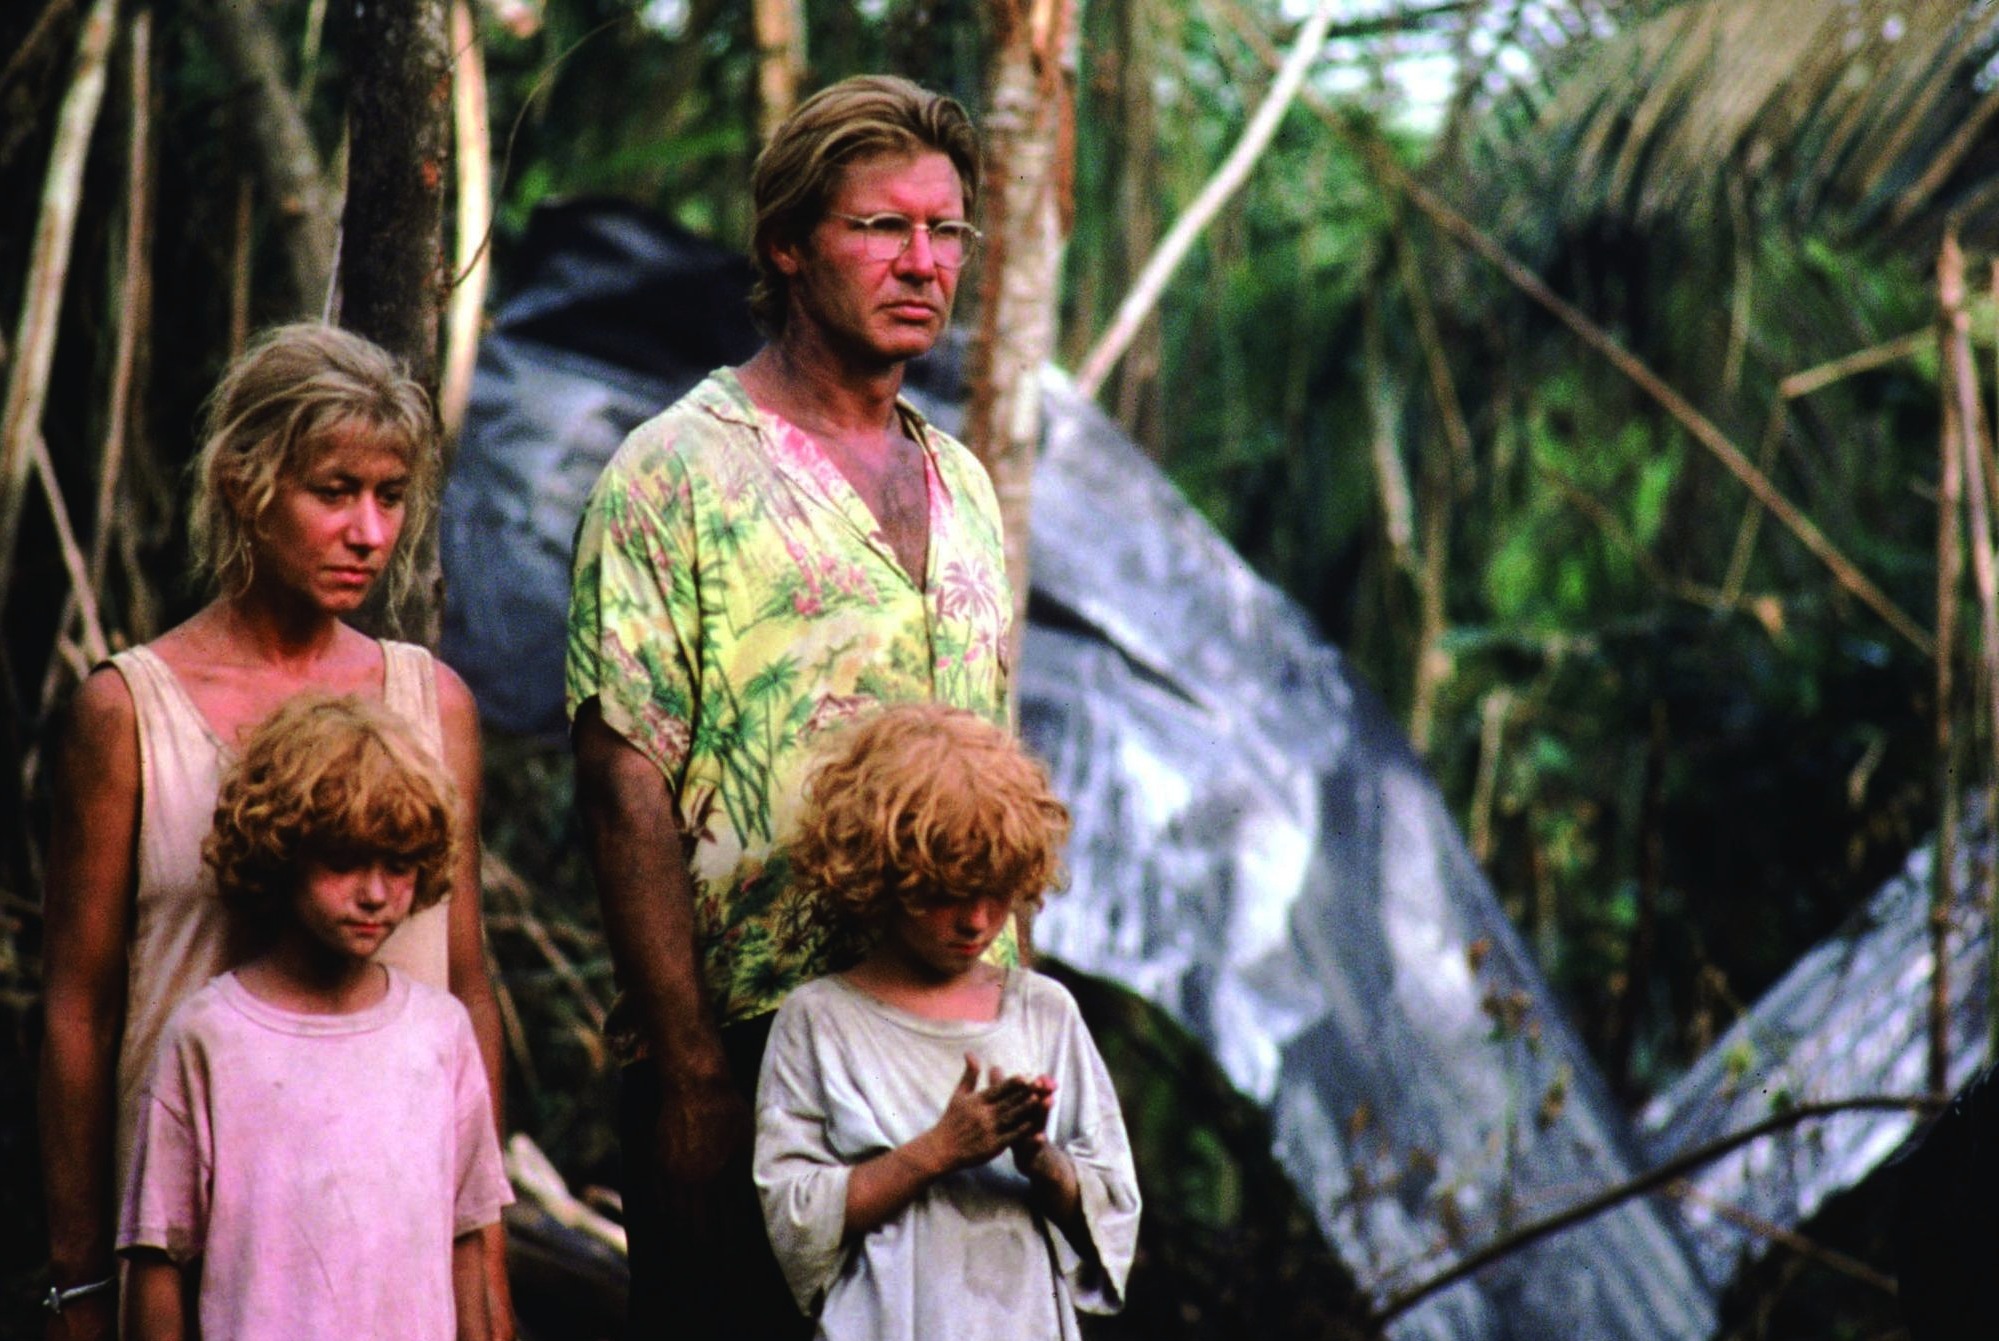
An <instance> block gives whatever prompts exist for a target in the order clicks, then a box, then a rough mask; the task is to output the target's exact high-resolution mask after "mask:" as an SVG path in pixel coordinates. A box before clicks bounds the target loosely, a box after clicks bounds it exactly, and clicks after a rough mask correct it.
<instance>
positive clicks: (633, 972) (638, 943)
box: [571, 698, 750, 1183]
mask: <svg viewBox="0 0 1999 1341" xmlns="http://www.w3.org/2000/svg"><path fill="white" fill-rule="evenodd" d="M571 742H572V744H573V745H574V747H575V751H576V801H577V806H578V808H579V809H580V810H581V812H582V815H583V828H584V834H585V840H586V842H587V843H588V844H589V852H590V864H591V868H592V870H593V871H594V872H595V874H596V877H597V898H598V901H599V903H600V904H601V905H602V906H603V910H604V935H605V938H606V940H608V941H609V943H610V947H611V960H612V963H613V964H614V965H616V967H617V971H618V981H619V983H620V985H621V986H622V987H623V988H624V991H625V994H626V997H627V1000H628V1002H629V1007H630V1009H631V1010H633V1011H634V1012H635V1014H636V1018H637V1023H638V1026H639V1028H640V1030H641V1031H642V1033H643V1034H644V1037H645V1041H646V1046H647V1048H648V1050H649V1052H650V1054H651V1064H652V1065H653V1066H654V1067H655V1068H656V1070H657V1071H658V1073H659V1077H660V1084H661V1087H662V1090H663V1093H664V1098H665V1102H664V1104H663V1106H662V1112H661V1114H660V1127H659V1152H658V1153H659V1159H660V1166H661V1169H662V1171H663V1172H664V1173H665V1174H666V1176H667V1177H668V1178H669V1179H670V1180H672V1181H675V1182H682V1183H691V1182H705V1181H707V1180H709V1179H712V1178H713V1177H715V1175H716V1174H717V1173H719V1172H720V1171H721V1167H722V1163H723V1161H724V1160H726V1159H727V1158H728V1156H729V1155H730V1154H732V1153H733V1152H734V1151H735V1150H736V1149H738V1148H739V1147H740V1146H742V1145H743V1144H744V1143H745V1142H746V1141H747V1140H748V1139H749V1134H750V1117H749V1113H750V1110H749V1104H748V1102H747V1101H746V1099H745V1097H744V1096H743V1095H741V1094H739V1093H737V1092H736V1088H735V1085H734V1083H733V1082H732V1081H731V1079H730V1076H729V1066H728V1061H727V1058H726V1057H725V1056H724V1055H723V1052H722V1042H721V1038H720V1036H719V1035H718V1034H717V1032H716V1028H715V1022H714V1019H713V1018H712V1016H711V1015H710V1012H709V1007H708V1001H707V996H706V994H705V993H704V992H703V990H702V985H701V970H700V964H699V960H698V956H697V955H696V954H695V950H694V885H693V881H692V880H691V879H690V877H689V876H688V872H687V860H686V857H685V855H684V854H683V852H682V850H681V835H680V826H679V823H678V821H677V820H676V819H675V818H674V808H673V799H672V796H671V794H670V793H669V791H668V788H667V783H666V779H665V778H664V777H662V776H661V775H660V771H659V769H658V768H657V767H656V766H655V765H654V764H653V762H652V761H651V760H650V759H648V758H646V756H645V755H643V754H641V753H640V752H639V751H638V749H637V748H635V747H634V746H633V745H632V744H631V743H630V742H629V741H627V740H626V739H625V738H624V737H623V736H621V735H619V734H618V733H617V731H616V730H614V729H613V728H612V727H611V726H610V725H609V724H607V723H606V722H605V721H604V716H603V712H602V710H601V709H600V707H599V706H598V703H597V700H596V699H594V698H593V699H589V700H587V701H586V702H585V703H584V704H583V706H582V707H581V708H580V709H579V710H578V711H577V714H576V724H575V726H574V728H573V729H572V732H571Z"/></svg>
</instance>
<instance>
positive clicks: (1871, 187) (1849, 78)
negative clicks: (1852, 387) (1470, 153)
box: [1480, 0, 1999, 242]
mask: <svg viewBox="0 0 1999 1341" xmlns="http://www.w3.org/2000/svg"><path fill="white" fill-rule="evenodd" d="M1611 21H1612V22H1617V23H1621V24H1622V25H1623V26H1622V27H1621V28H1620V30H1619V31H1618V32H1616V33H1615V34H1614V35H1612V36H1610V37H1607V38H1603V39H1600V40H1595V41H1585V42H1576V43H1572V44H1568V45H1567V46H1565V47H1562V48H1554V47H1549V48H1547V49H1544V50H1543V51H1542V52H1541V53H1539V57H1540V68H1539V69H1538V70H1537V76H1536V82H1537V83H1538V84H1539V85H1540V86H1541V87H1540V88H1539V89H1535V90H1530V89H1529V88H1527V87H1526V86H1524V85H1523V87H1521V88H1520V89H1519V90H1518V91H1516V92H1515V93H1513V94H1512V95H1511V96H1512V97H1513V98H1514V99H1515V100H1516V106H1523V107H1524V106H1528V104H1529V102H1530V100H1531V109H1530V110H1529V111H1528V112H1527V114H1524V115H1522V114H1516V115H1512V116H1505V115H1502V116H1498V117H1494V118H1490V119H1488V121H1487V122H1486V123H1485V124H1486V126H1487V128H1488V133H1487V136H1486V139H1485V141H1484V143H1483V144H1482V145H1481V146H1480V149H1481V150H1482V151H1483V152H1484V153H1485V154H1486V155H1489V157H1488V158H1487V159H1486V161H1487V162H1488V163H1491V162H1492V161H1494V160H1495V159H1496V160H1498V161H1502V162H1506V163H1509V164H1511V165H1514V166H1518V165H1519V164H1521V163H1523V162H1532V161H1534V160H1539V162H1540V165H1541V166H1542V168H1543V171H1542V172H1541V173H1539V174H1536V177H1537V178H1538V180H1539V181H1541V182H1543V183H1546V182H1550V181H1554V182H1560V183H1561V184H1562V190H1561V191H1560V193H1559V196H1558V198H1559V199H1560V200H1561V202H1562V205H1563V208H1564V211H1565V212H1567V213H1570V214H1577V215H1580V214H1604V215H1609V216H1613V217H1619V218H1624V219H1628V220H1632V221H1634V222H1640V223H1643V222H1646V221H1648V220H1653V219H1657V218H1659V217H1661V216H1665V215H1677V216H1682V217H1692V218H1694V219H1696V220H1699V219H1707V218H1712V217H1715V216H1716V215H1718V214H1719V213H1720V212H1721V211H1723V210H1725V209H1726V207H1727V200H1728V193H1729V190H1730V189H1731V183H1735V184H1737V185H1739V186H1740V187H1741V188H1742V189H1743V190H1744V191H1745V193H1746V197H1747V199H1748V200H1749V201H1750V202H1751V204H1752V205H1753V206H1754V207H1755V208H1756V209H1757V211H1758V213H1760V214H1763V215H1764V216H1765V217H1770V218H1777V219H1788V220H1790V221H1792V222H1794V223H1796V224H1798V225H1800V226H1805V225H1810V226H1813V227H1815V228H1821V229H1825V230H1827V231H1828V232H1829V233H1831V234H1832V235H1836V236H1839V235H1843V236H1847V237H1853V238H1860V237H1878V238H1879V239H1880V240H1882V241H1884V242H1885V241H1894V240H1899V239H1906V237H1907V236H1908V235H1909V234H1910V233H1912V232H1914V233H1918V234H1929V233H1933V232H1934V231H1936V230H1937V229H1938V228H1939V227H1940V226H1941V224H1942V223H1943V221H1944V220H1945V219H1955V220H1956V222H1957V223H1958V224H1959V226H1960V228H1961V229H1962V230H1963V231H1964V233H1965V236H1966V238H1967V240H1968V241H1969V240H1973V239H1977V240H1980V241H1990V240H1999V135H1995V134H1992V133H1990V132H1991V130H1992V127H1993V123H1994V118H1995V117H1999V2H1995V0H1973V2H1972V3H1969V4H1966V3H1964V2H1963V0H1916V2H1915V3H1909V2H1908V0H1830V2H1829V0H1686V2H1685V3H1679V4H1671V5H1667V6H1664V7H1658V6H1640V5H1632V6H1629V7H1627V8H1626V9H1625V10H1623V11H1621V12H1620V13H1618V14H1616V15H1614V16H1612V18H1611ZM1492 175H1493V176H1500V175H1503V174H1492ZM1488 179H1490V178H1488ZM1537 196H1539V199H1538V201H1537V205H1538V206H1540V207H1545V205H1546V203H1547V199H1548V197H1547V196H1545V195H1539V193H1538V192H1537Z"/></svg>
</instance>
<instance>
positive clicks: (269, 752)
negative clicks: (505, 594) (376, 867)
mask: <svg viewBox="0 0 1999 1341" xmlns="http://www.w3.org/2000/svg"><path fill="white" fill-rule="evenodd" d="M458 803H459V801H458V789H457V787H456V786H454V785H453V784H452V781H451V777H450V775H449V774H448V773H446V772H445V771H444V767H443V765H442V764H440V763H439V762H438V761H437V760H436V759H435V758H434V757H432V755H431V754H430V752H429V751H428V750H426V749H424V748H423V747H422V746H421V745H420V744H418V743H417V741H416V739H415V737H414V735H413V734H412V733H411V730H410V727H409V724H408V723H407V722H405V721H404V720H403V719H402V718H401V717H399V716H398V715H397V714H396V713H394V712H393V711H391V710H390V709H389V708H388V707H387V706H386V705H384V704H380V703H375V702H371V701H370V700H367V699H363V698H358V697H356V696H354V695H351V694H348V695H340V696H335V695H331V694H302V695H299V696H298V697H296V698H292V699H290V700H288V701H287V702H286V703H285V704H284V706H282V707H280V708H279V709H278V710H277V711H276V712H274V713H272V714H271V715H270V717H268V718H267V719H265V721H264V723H263V724H262V725H261V726H259V727H258V728H257V729H256V730H255V731H253V732H252V733H251V734H250V739H249V740H248V741H247V742H245V744H244V746H243V753H242V756H241V757H240V758H239V759H238V760H237V761H236V763H235V765H234V766H233V767H231V768H230V769H229V771H228V773H227V774H225V775H224V777H223V779H222V789H221V793H220V795H219V796H218V797H217V798H216V802H215V827H214V828H213V829H212V830H211V831H210V832H209V835H208V839H207V841H206V842H204V843H203V844H202V848H201V855H202V858H203V860H205V861H206V862H207V863H208V864H209V865H210V866H211V867H213V868H214V870H215V879H216V883H217V885H218V886H219V887H220V889H221V892H222V897H223V898H224V899H225V900H227V901H228V902H229V903H230V905H231V906H232V907H233V908H234V909H235V910H236V911H237V912H238V913H239V914H240V915H241V916H242V917H243V919H244V921H245V923H246V924H247V925H248V926H249V927H250V928H252V929H253V930H257V931H262V932H266V933H268V932H269V931H270V930H272V929H273V928H275V927H276V926H278V925H281V924H282V923H283V920H284V917H285V914H286V910H287V909H289V908H290V906H291V900H292V899H293V898H294V897H295V896H296V895H297V893H298V889H299V880H300V877H301V876H302V875H303V873H304V866H305V863H306V862H307V861H327V860H332V861H336V862H337V861H340V860H344V859H352V858H367V857H394V858H397V859H399V860H403V861H407V862H408V863H410V865H412V866H414V867H415V868H416V897H415V899H414V901H413V902H412V903H411V906H410V911H412V912H416V911H418V910H420V909H424V908H428V907H430V906H431V905H432V904H434V903H436V902H437V901H438V900H440V899H442V898H443V897H444V896H445V895H446V894H447V893H449V892H450V890H451V860H452V856H453V848H454V833H455V828H454V825H453V818H454V816H455V815H456V813H457V808H458Z"/></svg>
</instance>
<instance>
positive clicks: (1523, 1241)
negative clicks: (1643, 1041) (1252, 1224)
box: [1376, 1094, 1942, 1325]
mask: <svg viewBox="0 0 1999 1341" xmlns="http://www.w3.org/2000/svg"><path fill="white" fill-rule="evenodd" d="M1940 1107H1942V1105H1941V1104H1940V1103H1939V1102H1938V1101H1937V1100H1935V1099H1932V1098H1929V1097H1928V1096H1923V1095H1911V1096H1906V1097H1903V1096H1896V1095H1878V1094H1877V1095H1863V1096H1860V1097H1857V1098H1852V1099H1836V1100H1832V1101H1830V1102H1827V1103H1818V1104H1800V1105H1798V1106H1797V1107H1796V1108H1792V1109H1787V1110H1785V1111H1784V1112H1782V1113H1773V1114H1772V1115H1771V1116H1769V1117H1767V1118H1765V1119H1763V1120H1762V1121H1761V1122H1758V1123H1754V1124H1752V1125H1751V1126H1748V1127H1745V1128H1743V1129H1742V1130H1741V1131H1738V1132H1731V1133H1730V1134H1729V1135H1727V1136H1722V1137H1718V1138H1717V1139H1715V1140H1712V1141H1709V1142H1707V1143H1706V1144H1704V1145H1699V1146H1696V1147H1694V1148H1693V1149H1692V1150H1688V1151H1684V1152H1682V1153H1681V1154H1678V1155H1675V1156H1674V1157H1673V1158H1671V1159H1669V1160H1667V1161H1666V1162H1665V1163H1663V1164H1660V1165H1659V1166H1657V1167H1656V1168H1653V1169H1650V1170H1647V1171H1646V1172H1644V1173H1641V1174H1639V1175H1638V1176H1637V1177H1635V1178H1629V1179H1626V1180H1625V1181H1624V1182H1621V1183H1618V1184H1617V1185H1615V1186H1613V1187H1608V1188H1605V1189H1604V1190H1603V1191H1601V1192H1599V1193H1597V1194H1596V1195H1595V1196H1593V1197H1588V1198H1586V1199H1584V1200H1582V1201H1579V1202H1577V1203H1576V1204H1575V1205H1573V1206H1571V1207H1569V1208H1568V1209H1567V1210H1564V1211H1557V1212H1556V1213H1555V1214H1553V1215H1551V1216H1548V1217H1547V1218H1545V1219H1542V1220H1536V1221H1535V1222H1533V1223H1532V1224H1529V1225H1523V1226H1521V1227H1520V1228H1519V1229H1516V1230H1514V1231H1513V1232H1512V1233H1510V1234H1504V1235H1501V1236H1500V1237H1499V1238H1497V1239H1494V1240H1493V1241H1492V1242H1491V1243H1488V1244H1487V1245H1486V1246H1485V1247H1483V1248H1480V1249H1479V1250H1478V1251H1477V1252H1474V1253H1470V1254H1468V1255H1466V1256H1465V1257H1462V1258H1460V1259H1459V1260H1458V1261H1457V1262H1455V1263H1454V1264H1452V1265H1451V1266H1450V1267H1449V1268H1447V1269H1446V1270H1443V1271H1440V1272H1438V1273H1437V1274H1436V1275H1434V1276H1432V1277H1430V1278H1429V1279H1428V1280H1425V1281H1420V1282H1418V1283H1417V1284H1415V1285H1412V1286H1410V1287H1409V1288H1408V1289H1406V1290H1403V1291H1401V1292H1400V1293H1398V1294H1395V1295H1392V1296H1391V1297H1390V1298H1389V1299H1388V1300H1387V1301H1386V1302H1384V1303H1383V1304H1382V1306H1381V1309H1380V1311H1379V1312H1378V1313H1377V1314H1376V1321H1378V1322H1380V1323H1382V1324H1384V1325H1385V1324H1387V1323H1389V1322H1391V1321H1393V1320H1394V1319H1396V1318H1398V1317H1400V1316H1402V1315H1403V1314H1404V1313H1407V1312H1408V1311H1409V1310H1410V1309H1412V1308H1414V1307H1415V1306H1416V1305H1418V1304H1420V1303H1422V1302H1423V1301H1424V1300H1425V1299H1428V1298H1429V1297H1430V1296H1431V1295H1433V1294H1436V1293H1438V1292H1439V1291H1441V1290H1446V1289H1449V1288H1450V1287H1451V1286H1453V1285H1456V1284H1457V1283H1458V1282H1459V1281H1461V1280H1464V1279H1465V1278H1466V1277H1468V1276H1472V1275H1475V1274H1476V1273H1478V1272H1479V1271H1482V1270H1484V1269H1485V1268H1486V1267H1488V1266H1491V1265H1492V1264H1493V1263H1494V1262H1497V1261H1498V1260H1500V1259H1501V1258H1503V1257H1506V1256H1508V1255H1510V1254H1512V1253H1516V1252H1519V1251H1520V1250H1521V1249H1523V1248H1525V1247H1527V1246H1528V1245H1529V1244H1531V1243H1536V1242H1539V1241H1540V1240H1541V1239H1544V1238H1547V1237H1549V1236H1550V1235H1553V1234H1559V1233H1561V1232H1562V1231H1563V1230H1565V1229H1568V1228H1570V1227H1572V1226H1574V1225H1578V1224H1581V1223H1582V1222H1583V1221H1585V1220H1589V1219H1592V1218H1594V1217H1595V1216H1598V1215H1601V1214H1603V1213H1604V1212H1605V1211H1607V1210H1611V1209H1614V1208H1615V1207H1617V1206H1620V1205H1622V1204H1623V1203H1625V1202H1627V1201H1631V1200H1634V1199H1636V1198H1638V1197H1642V1196H1644V1195H1645V1194H1647V1193H1649V1192H1654V1191H1657V1190H1658V1189H1660V1188H1662V1187H1665V1186H1666V1185H1668V1184H1670V1183H1673V1182H1676V1181H1678V1180H1679V1179H1681V1178H1683V1177H1684V1176H1686V1175H1687V1174H1688V1173H1691V1172H1692V1171H1693V1170H1695V1169H1698V1168H1700V1167H1701V1166H1702V1165H1703V1164H1710V1163H1712V1162H1714V1161H1715V1160H1717V1159H1720V1158H1721V1157H1722V1156H1723V1155H1726V1154H1729V1153H1730V1152H1732V1151H1735V1150H1738V1149H1740V1148H1741V1147H1743V1146H1745V1145H1748V1144H1750V1143H1751V1142H1753V1141H1759V1140H1761V1139H1762V1138H1763V1137H1765V1136H1769V1135H1771V1134H1773V1133H1775V1132H1780V1131H1784V1130H1786V1129H1787V1128H1790V1127H1795V1126H1797V1125H1798V1124H1799V1123H1802V1122H1811V1121H1816V1120H1817V1119H1820V1118H1827V1117H1834V1116H1837V1115H1838V1114H1841V1113H1865V1112H1884V1111H1885V1112H1910V1113H1921V1112H1929V1111H1934V1110H1935V1109H1937V1108H1940Z"/></svg>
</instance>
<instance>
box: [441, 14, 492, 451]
mask: <svg viewBox="0 0 1999 1341" xmlns="http://www.w3.org/2000/svg"><path fill="white" fill-rule="evenodd" d="M451 48H452V54H453V60H452V69H453V77H452V81H451V112H452V130H453V133H454V135H455V137H456V140H457V152H456V153H455V154H453V155H452V157H453V161H454V163H455V165H456V167H457V170H458V192H457V197H458V200H457V205H458V208H457V214H456V227H455V229H454V230H453V246H454V249H455V250H454V257H453V265H452V272H453V273H454V274H455V275H456V276H457V279H456V280H455V281H454V282H453V284H452V287H451V298H450V301H449V302H448V303H447V304H446V306H445V312H444V372H443V376H442V378H441V379H440V381H439V387H438V393H437V413H438V418H439V420H440V421H441V422H442V423H443V425H444V441H445V444H446V449H447V450H449V449H450V445H451V444H453V443H455V442H457V440H458V430H459V429H460V428H461V427H463V426H464V423H465V409H466V406H468V405H469V404H470V403H471V400H472V371H473V368H474V366H475V365H476V364H477V363H478V360H479V327H480V320H481V318H482V316H483V314H484V312H485V309H486V286H487V284H488V282H489V281H490V280H491V277H492V271H493V267H492V256H491V253H490V252H488V251H487V249H486V238H487V235H488V233H489V232H490V231H491V229H492V226H493V145H492V135H491V133H490V130H489V127H488V122H487V119H486V118H487V106H488V103H487V96H486V63H485V60H484V59H483V57H482V56H481V55H480V51H479V33H478V29H477V27H476V26H475V25H474V24H473V22H472V8H471V6H470V5H469V4H467V3H466V0H452V5H451Z"/></svg>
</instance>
